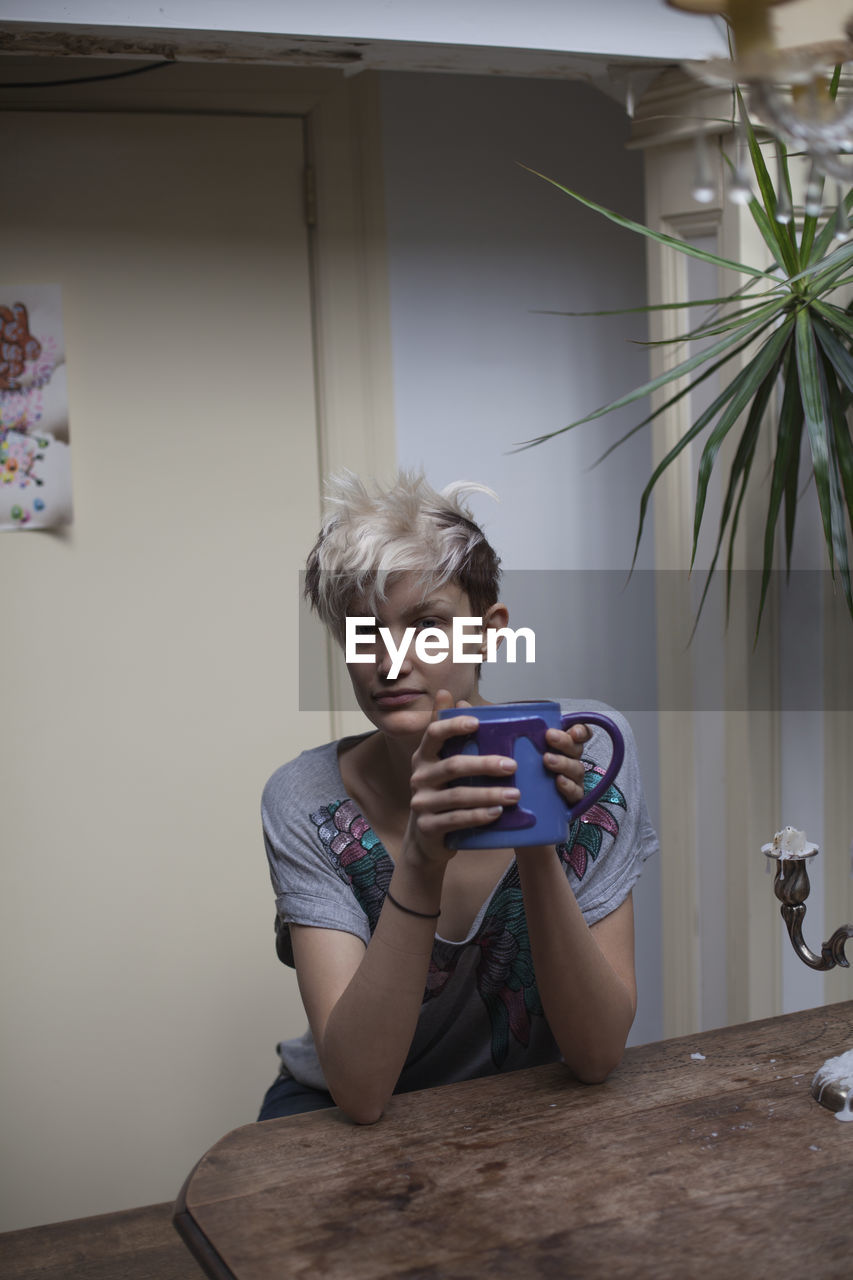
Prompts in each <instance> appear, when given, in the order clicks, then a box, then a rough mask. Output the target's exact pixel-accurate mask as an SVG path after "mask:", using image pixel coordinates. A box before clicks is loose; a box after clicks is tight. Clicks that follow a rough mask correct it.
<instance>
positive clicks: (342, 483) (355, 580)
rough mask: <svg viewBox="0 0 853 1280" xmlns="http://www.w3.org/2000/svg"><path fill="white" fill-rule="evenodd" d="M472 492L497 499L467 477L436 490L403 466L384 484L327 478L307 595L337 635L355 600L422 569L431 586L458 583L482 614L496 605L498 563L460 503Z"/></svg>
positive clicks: (379, 594) (377, 594) (370, 598)
mask: <svg viewBox="0 0 853 1280" xmlns="http://www.w3.org/2000/svg"><path fill="white" fill-rule="evenodd" d="M469 493H487V494H489V495H490V496H491V497H493V498H494V497H496V495H495V494H494V493H493V491H492V490H491V489H487V488H486V486H485V485H482V484H475V483H473V482H471V481H465V480H460V481H457V482H456V483H455V484H450V485H447V486H446V488H444V489H442V490H441V492H438V491H437V490H436V489H433V488H432V486H431V485H429V484H428V483H427V481H426V479H425V478H424V475H423V473H422V472H420V471H401V472H400V473H399V475H398V476H397V479H396V481H395V482H394V483H393V484H392V485H388V486H387V487H384V488H383V487H382V486H381V485H379V484H377V483H376V482H374V483H373V485H372V486H371V489H368V487H367V486H366V485H365V484H364V483H363V481H362V480H360V479H359V477H358V476H356V475H354V474H353V473H352V472H351V471H343V472H340V473H339V474H338V475H335V476H331V477H330V478H329V479H328V481H327V483H326V494H325V497H326V508H327V514H326V518H325V520H324V522H323V527H322V529H321V531H320V535H319V537H318V538H317V541H316V542H315V544H314V547H313V548H312V551H311V554H310V555H309V557H308V563H307V566H306V574H305V595H306V597H307V599H308V600H309V601H310V603H311V606H312V608H313V609H315V610H316V612H317V613H318V614H319V616H320V617H321V618H322V620H323V622H324V623H325V624H326V626H327V627H329V629H330V630H331V632H332V634H333V635H334V636H335V637H336V638H337V639H338V640H342V638H343V635H344V629H345V621H344V620H345V618H346V616H347V613H348V612H350V606H351V604H352V602H353V601H354V600H355V599H358V600H359V601H362V600H366V601H367V602H368V603H370V602H374V603H375V602H377V601H380V600H382V598H383V597H384V594H385V592H386V590H387V588H388V586H389V585H390V584H391V582H392V581H393V580H394V578H395V577H396V576H398V575H399V574H401V573H417V574H421V575H422V576H423V580H424V583H425V584H428V585H429V587H430V588H432V587H438V586H441V585H443V584H444V583H447V582H455V583H457V584H458V585H459V586H460V587H461V588H462V589H463V591H465V593H466V594H467V596H468V599H469V601H470V603H471V608H472V610H473V611H474V613H475V614H479V615H480V616H482V615H483V614H484V613H485V611H486V610H487V609H488V608H490V606H491V605H493V604H495V603H496V601H497V599H498V589H499V586H500V560H499V559H498V557H497V555H496V553H495V551H494V550H493V548H492V547H491V545H490V544H489V542H488V540H487V539H486V535H485V534H484V533H483V531H482V529H481V528H480V526H479V525H478V524H477V523H476V522H475V521H474V519H473V517H472V515H471V512H470V511H469V510H468V508H467V507H466V506H465V505H464V503H463V501H462V498H463V495H466V494H469ZM374 612H375V608H374Z"/></svg>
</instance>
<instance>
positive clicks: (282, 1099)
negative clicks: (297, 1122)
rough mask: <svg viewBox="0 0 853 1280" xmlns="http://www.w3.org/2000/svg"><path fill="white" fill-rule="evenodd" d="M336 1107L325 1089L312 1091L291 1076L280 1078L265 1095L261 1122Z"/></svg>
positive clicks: (259, 1117) (260, 1116)
mask: <svg viewBox="0 0 853 1280" xmlns="http://www.w3.org/2000/svg"><path fill="white" fill-rule="evenodd" d="M334 1105H335V1103H334V1101H333V1100H332V1095H331V1094H330V1093H326V1091H325V1089H311V1088H310V1087H309V1086H308V1085H307V1084H300V1083H299V1081H298V1080H294V1079H293V1078H292V1077H291V1076H279V1077H278V1079H277V1080H276V1081H275V1082H274V1083H273V1084H271V1085H270V1087H269V1088H268V1089H267V1091H266V1093H265V1094H264V1100H263V1103H262V1104H261V1110H260V1114H259V1115H258V1119H259V1120H277V1119H278V1118H279V1117H280V1116H297V1115H299V1114H300V1113H301V1112H303V1111H322V1110H323V1108H324V1107H333V1106H334Z"/></svg>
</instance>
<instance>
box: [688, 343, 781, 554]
mask: <svg viewBox="0 0 853 1280" xmlns="http://www.w3.org/2000/svg"><path fill="white" fill-rule="evenodd" d="M793 327H794V322H793V320H788V321H787V323H786V324H784V325H782V327H781V328H779V329H777V331H776V332H775V333H774V334H773V336H772V337H771V338H770V339H769V340H768V341H767V342H766V343H765V345H764V346H763V347H762V348H761V350H760V351H759V352H758V354H757V355H756V356H755V357H754V358H753V359H752V360H751V361H750V363H749V364H748V365H747V366H746V368H745V369H743V370H742V376H741V379H740V385H739V386H738V389H737V391H736V393H735V395H734V396H732V398H731V399H730V401H729V403H728V406H727V407H726V410H725V412H724V413H722V414H721V415H720V420H719V422H718V423H717V425H716V427H715V428H714V430H713V431H712V432H711V434H710V436H709V437H708V440H707V442H706V444H705V448H704V449H703V450H702V457H701V458H700V461H699V472H698V476H697V481H696V507H695V511H694V518H693V553H692V555H691V559H690V564H691V567H692V565H693V561H694V559H695V556H696V548H697V546H698V545H699V530H700V528H701V525H702V517H703V515H704V513H705V500H706V497H707V493H708V481H709V480H710V478H711V472H712V470H713V467H714V463H715V462H716V460H717V454H718V453H719V450H720V446H721V445H722V443H723V441H724V440H725V438H726V436H727V435H728V433H729V431H730V430H731V428H732V427H733V426H734V424H735V422H736V421H737V419H738V418H739V417H740V415H741V414H742V413H743V411H744V409H745V408H746V406H747V404H749V401H750V400H751V399H752V397H753V396H754V395H755V394H756V392H757V391H758V389H759V387H760V386H761V385H762V383H763V382H764V381H765V379H766V378H767V376H768V375H769V374H771V372H772V373H773V376H775V374H776V372H778V366H779V365H780V363H781V360H782V353H783V351H784V348H785V346H786V345H787V343H788V340H789V338H790V336H791V330H792V329H793ZM736 381H738V380H737V379H736Z"/></svg>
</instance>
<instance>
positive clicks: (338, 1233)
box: [175, 1001, 853, 1280]
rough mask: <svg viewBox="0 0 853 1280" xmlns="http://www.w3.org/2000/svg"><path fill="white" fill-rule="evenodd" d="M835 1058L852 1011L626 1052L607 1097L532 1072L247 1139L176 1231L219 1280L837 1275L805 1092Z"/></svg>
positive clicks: (188, 1191)
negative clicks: (377, 1114)
mask: <svg viewBox="0 0 853 1280" xmlns="http://www.w3.org/2000/svg"><path fill="white" fill-rule="evenodd" d="M851 1045H853V1001H848V1002H845V1003H843V1004H837V1005H833V1006H829V1007H827V1008H824V1009H816V1010H811V1011H809V1012H807V1013H797V1014H790V1015H788V1016H786V1017H781V1018H772V1019H768V1020H766V1021H763V1022H753V1023H748V1024H746V1025H744V1026H739V1027H730V1028H726V1029H723V1030H719V1031H711V1032H706V1033H704V1034H702V1035H695V1036H688V1037H684V1038H682V1039H678V1040H669V1041H664V1042H662V1043H659V1044H651V1045H644V1046H641V1047H638V1048H634V1049H630V1050H629V1051H628V1053H627V1055H626V1057H625V1061H624V1063H623V1065H622V1066H621V1067H620V1068H619V1070H618V1071H617V1072H616V1073H615V1074H614V1075H613V1076H612V1077H611V1079H610V1080H609V1081H608V1082H607V1083H606V1084H603V1085H598V1086H592V1087H590V1086H583V1085H580V1084H577V1083H576V1082H574V1081H572V1080H571V1078H570V1077H569V1076H568V1074H567V1073H566V1072H565V1070H564V1068H562V1067H560V1066H553V1067H551V1066H549V1067H538V1068H534V1069H532V1070H528V1071H520V1072H516V1073H513V1074H510V1075H506V1076H499V1077H493V1078H489V1079H485V1080H473V1081H469V1082H467V1083H465V1084H459V1085H448V1086H445V1087H443V1088H440V1089H431V1090H426V1091H424V1092H422V1093H411V1094H404V1095H401V1096H399V1097H396V1098H394V1099H393V1101H392V1103H391V1105H390V1107H389V1109H388V1112H387V1114H386V1116H385V1117H384V1119H383V1120H382V1121H380V1123H379V1124H377V1125H375V1126H372V1127H370V1128H359V1127H357V1126H355V1125H352V1124H350V1123H349V1122H348V1121H347V1120H346V1119H345V1118H344V1116H343V1115H342V1114H341V1113H340V1112H339V1111H337V1110H331V1111H320V1112H313V1113H312V1114H309V1115H302V1116H294V1117H291V1118H288V1119H283V1120H271V1121H267V1122H265V1123H263V1124H253V1125H247V1126H245V1127H243V1128H240V1129H236V1130H234V1132H232V1133H229V1134H228V1135H227V1136H226V1137H224V1138H223V1139H222V1140H221V1141H220V1142H218V1143H217V1144H216V1146H214V1147H213V1148H212V1149H211V1150H210V1151H209V1152H208V1153H207V1155H206V1156H204V1158H203V1159H202V1160H201V1161H200V1163H199V1164H198V1165H197V1166H196V1168H195V1170H194V1171H193V1172H192V1173H191V1175H190V1177H189V1178H188V1180H187V1182H186V1184H185V1186H184V1189H183V1191H182V1192H181V1195H180V1197H179V1200H178V1203H177V1205H176V1208H175V1225H176V1226H177V1228H178V1230H179V1231H180V1232H181V1234H182V1235H183V1237H184V1239H185V1240H186V1241H187V1243H188V1244H189V1245H190V1247H191V1248H192V1249H193V1251H194V1252H195V1253H196V1256H197V1257H198V1258H199V1260H200V1261H201V1262H202V1265H203V1266H204V1267H205V1269H206V1271H207V1272H208V1274H209V1275H210V1276H213V1277H217V1280H219V1278H221V1277H238V1278H239V1280H284V1278H285V1277H291V1276H297V1277H315V1276H322V1277H341V1280H377V1278H378V1277H390V1276H405V1277H408V1278H409V1280H415V1278H418V1280H461V1278H462V1277H466V1278H468V1277H478V1278H479V1277H519V1278H521V1277H523V1278H524V1280H529V1278H531V1277H549V1278H550V1277H553V1278H554V1280H572V1278H573V1277H578V1280H594V1278H596V1277H605V1276H606V1277H608V1280H611V1278H613V1277H630V1278H631V1280H635V1278H636V1277H654V1280H668V1278H670V1277H671V1278H672V1280H701V1278H704V1277H721V1278H725V1280H740V1278H741V1277H744V1278H746V1277H749V1280H765V1278H772V1280H782V1278H783V1277H797V1278H798V1280H799V1278H801V1277H802V1280H808V1277H815V1278H816V1280H831V1278H833V1277H842V1276H843V1277H844V1278H845V1280H850V1277H851V1275H853V1124H842V1123H840V1122H839V1121H838V1120H836V1118H835V1116H834V1115H833V1113H832V1112H831V1111H828V1110H827V1109H826V1108H824V1107H821V1106H819V1105H818V1103H817V1102H815V1100H814V1099H813V1098H812V1096H811V1093H810V1091H809V1087H810V1084H811V1079H812V1076H813V1075H814V1073H815V1071H816V1070H817V1069H818V1068H819V1067H820V1066H821V1065H822V1064H823V1062H824V1061H825V1060H826V1059H827V1058H830V1057H835V1056H836V1055H837V1054H839V1053H843V1052H845V1051H846V1050H847V1049H848V1048H850V1047H851ZM700 1054H701V1055H703V1056H702V1057H700V1056H699V1055H700Z"/></svg>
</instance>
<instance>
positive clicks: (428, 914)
mask: <svg viewBox="0 0 853 1280" xmlns="http://www.w3.org/2000/svg"><path fill="white" fill-rule="evenodd" d="M385 897H386V898H387V899H388V901H389V902H390V903H391V905H392V906H394V907H396V908H397V910H398V911H405V913H406V915H407V916H417V917H418V919H419V920H437V919H438V917H439V916H440V915H441V912H440V911H436V912H432V911H413V910H412V908H411V907H404V906H403V904H402V902H398V901H397V899H396V898H395V897H394V896H393V894H392V893H391V890H390V889H386V891H385Z"/></svg>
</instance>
